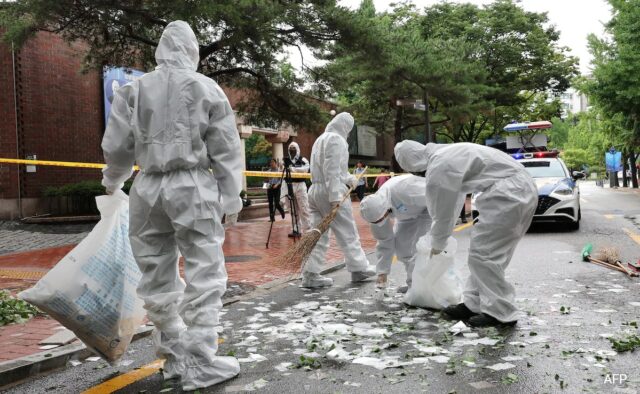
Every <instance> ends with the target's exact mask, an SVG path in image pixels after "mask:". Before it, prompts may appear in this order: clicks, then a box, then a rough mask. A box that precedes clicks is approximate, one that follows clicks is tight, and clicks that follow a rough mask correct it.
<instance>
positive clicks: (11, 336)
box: [0, 203, 375, 363]
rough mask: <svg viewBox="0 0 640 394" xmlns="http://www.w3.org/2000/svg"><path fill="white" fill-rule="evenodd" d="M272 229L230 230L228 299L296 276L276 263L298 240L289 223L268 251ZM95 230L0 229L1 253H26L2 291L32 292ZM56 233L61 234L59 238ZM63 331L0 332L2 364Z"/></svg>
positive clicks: (241, 226)
mask: <svg viewBox="0 0 640 394" xmlns="http://www.w3.org/2000/svg"><path fill="white" fill-rule="evenodd" d="M358 206H359V204H358V203H353V210H354V216H355V218H356V223H357V226H358V231H359V233H360V237H361V242H362V246H363V248H364V249H365V251H366V252H371V251H372V250H373V248H374V247H375V240H374V239H373V237H372V236H371V232H370V230H369V225H368V224H366V223H365V222H364V221H363V220H362V219H361V218H360V214H359V212H358ZM269 225H270V223H269V222H268V221H266V219H257V220H252V221H249V222H241V223H238V224H237V225H236V226H234V227H232V228H231V229H229V230H227V232H226V240H225V243H224V247H223V249H224V253H225V256H226V257H227V259H228V260H229V261H228V262H227V263H226V268H227V273H228V276H229V290H228V292H227V294H225V297H229V296H235V295H238V293H243V292H246V291H248V290H250V289H252V288H254V287H255V286H258V285H261V284H264V283H267V282H270V281H273V280H276V279H281V278H287V277H291V276H293V275H295V274H296V273H295V272H290V271H287V270H284V269H282V268H279V267H277V266H276V265H275V263H274V262H275V260H276V259H277V257H278V256H280V255H282V254H283V253H284V251H285V250H286V249H287V248H288V247H289V246H290V245H291V244H292V243H293V240H292V239H291V238H288V237H287V234H288V233H289V232H290V231H291V221H290V219H289V217H287V218H286V219H285V220H278V221H276V222H275V223H274V226H273V232H272V235H271V241H270V243H269V249H266V248H265V244H266V241H267V236H268V233H269ZM92 227H93V224H84V225H62V226H55V225H45V226H42V227H41V226H40V225H28V226H23V225H13V226H12V225H11V224H10V223H9V224H8V223H7V222H4V223H0V240H1V241H0V249H4V250H14V251H23V252H20V253H11V254H5V255H0V289H5V290H9V291H10V292H12V293H14V294H15V293H17V292H19V291H21V290H23V289H26V288H29V287H31V286H33V285H34V284H35V283H36V282H37V281H38V279H39V278H40V277H42V276H43V275H44V274H46V272H48V270H49V269H51V268H52V267H54V266H55V265H56V264H57V262H58V261H59V260H60V259H61V258H62V257H64V255H66V254H67V253H68V252H69V251H70V250H71V249H72V248H73V247H74V246H75V245H74V244H75V243H77V242H79V241H80V240H81V239H82V238H84V237H85V236H86V235H87V234H88V232H89V231H90V229H91V228H92ZM56 228H57V229H58V230H59V231H60V233H58V234H56V233H55V232H54V231H55V229H56ZM7 233H9V235H10V236H11V238H10V239H5V235H6V234H7ZM20 236H23V237H26V238H25V239H26V241H24V242H23V241H22V239H23V238H20ZM65 243H66V244H65ZM30 245H31V247H30ZM47 245H51V246H55V247H50V246H47ZM61 245H64V246H61ZM33 249H36V250H33ZM0 254H2V253H1V252H0ZM342 258H343V255H342V252H340V250H339V248H338V247H337V245H336V242H335V239H334V237H333V236H332V237H331V247H330V248H329V250H328V252H327V262H328V263H335V262H338V261H340V260H342ZM233 261H243V262H233ZM181 265H182V264H181ZM181 271H182V269H181ZM59 327H61V326H60V325H59V324H58V322H56V321H55V320H53V319H50V318H48V317H46V316H42V317H36V318H34V319H31V320H30V321H28V322H26V323H25V324H12V325H8V326H3V327H0V348H2V349H3V352H0V363H2V362H4V361H8V360H14V359H17V358H20V357H23V356H26V355H30V354H35V353H39V352H42V351H45V350H43V349H40V346H39V345H38V343H39V342H40V341H42V340H43V339H46V338H47V337H49V336H50V335H53V334H55V332H56V329H59Z"/></svg>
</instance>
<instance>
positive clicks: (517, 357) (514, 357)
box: [502, 356, 524, 361]
mask: <svg viewBox="0 0 640 394" xmlns="http://www.w3.org/2000/svg"><path fill="white" fill-rule="evenodd" d="M502 359H503V360H504V361H520V360H524V358H523V357H520V356H506V357H502Z"/></svg>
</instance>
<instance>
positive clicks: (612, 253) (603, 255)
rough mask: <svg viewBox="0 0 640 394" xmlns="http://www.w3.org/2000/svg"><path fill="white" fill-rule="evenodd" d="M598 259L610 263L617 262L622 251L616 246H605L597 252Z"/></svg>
mask: <svg viewBox="0 0 640 394" xmlns="http://www.w3.org/2000/svg"><path fill="white" fill-rule="evenodd" d="M596 258H597V259H598V260H601V261H604V262H605V263H609V264H614V265H615V264H616V261H620V252H618V250H617V249H616V248H614V247H610V246H608V247H603V248H600V249H599V250H598V252H597V253H596Z"/></svg>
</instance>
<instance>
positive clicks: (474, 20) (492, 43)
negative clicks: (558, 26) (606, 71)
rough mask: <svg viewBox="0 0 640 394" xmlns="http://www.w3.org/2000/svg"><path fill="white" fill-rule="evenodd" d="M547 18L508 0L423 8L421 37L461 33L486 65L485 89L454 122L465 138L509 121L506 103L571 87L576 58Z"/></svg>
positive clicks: (513, 104)
mask: <svg viewBox="0 0 640 394" xmlns="http://www.w3.org/2000/svg"><path fill="white" fill-rule="evenodd" d="M547 22H548V19H547V16H546V14H544V13H534V12H527V11H525V10H523V9H522V8H521V7H520V6H519V5H517V4H516V3H514V2H513V1H511V0H498V1H496V2H494V3H491V4H489V5H487V6H485V7H484V8H483V9H480V8H478V7H475V6H473V5H470V4H461V5H458V4H451V3H442V4H438V5H435V6H433V7H430V8H428V9H427V10H426V13H425V16H424V21H423V29H424V35H425V37H433V36H440V37H460V38H462V39H463V40H464V41H466V42H473V43H475V44H476V53H475V58H477V59H478V60H479V61H480V62H481V67H482V68H483V69H485V70H486V71H487V75H486V89H485V90H484V92H483V93H482V95H481V97H480V100H478V102H477V103H476V108H477V109H479V110H478V111H476V112H475V113H473V116H472V117H469V118H468V119H465V118H464V117H463V118H462V119H461V121H459V122H457V123H458V124H457V125H456V127H457V128H458V129H459V130H458V133H459V134H460V136H461V137H462V139H463V140H466V141H470V142H475V141H477V140H478V139H479V137H480V136H481V135H482V134H483V133H484V132H485V131H489V130H491V129H492V132H493V133H494V134H497V133H499V132H500V131H501V130H502V127H503V126H504V124H505V123H508V121H506V119H505V117H509V116H513V115H514V114H513V113H509V111H510V109H513V108H514V107H518V106H521V107H522V106H523V104H526V103H527V102H528V101H529V100H531V98H532V97H534V96H535V95H536V94H539V93H543V92H544V93H547V94H551V95H554V94H558V93H560V92H563V91H565V90H566V89H567V88H568V87H569V84H570V80H571V78H572V77H573V76H575V75H576V73H577V68H576V59H575V58H573V57H570V56H568V55H567V48H563V47H559V46H558V45H557V42H558V39H559V32H558V31H557V30H555V28H553V27H545V25H546V24H547ZM523 92H528V93H529V95H528V96H527V95H524V94H522V93H523ZM511 112H513V111H511ZM516 115H520V116H522V115H527V112H525V113H522V114H516ZM487 129H489V130H487Z"/></svg>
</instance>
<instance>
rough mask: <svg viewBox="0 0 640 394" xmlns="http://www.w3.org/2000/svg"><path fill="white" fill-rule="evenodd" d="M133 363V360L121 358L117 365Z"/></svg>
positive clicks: (124, 365)
mask: <svg viewBox="0 0 640 394" xmlns="http://www.w3.org/2000/svg"><path fill="white" fill-rule="evenodd" d="M131 364H133V360H121V361H119V362H118V366H120V367H126V366H129V365H131Z"/></svg>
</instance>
